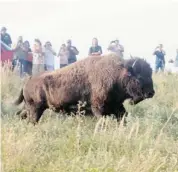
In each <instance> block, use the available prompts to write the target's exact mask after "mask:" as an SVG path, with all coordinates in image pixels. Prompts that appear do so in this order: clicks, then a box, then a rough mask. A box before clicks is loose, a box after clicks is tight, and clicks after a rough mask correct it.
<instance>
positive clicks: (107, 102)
mask: <svg viewBox="0 0 178 172" xmlns="http://www.w3.org/2000/svg"><path fill="white" fill-rule="evenodd" d="M154 93H155V92H154V88H153V81H152V69H151V67H150V65H149V64H148V63H147V62H146V61H145V60H143V59H141V58H132V59H129V60H121V59H120V58H119V57H117V56H115V55H110V54H108V55H103V56H95V57H88V58H86V59H84V60H81V61H78V62H75V63H74V64H71V65H69V66H67V67H64V68H62V69H58V70H56V71H53V72H47V73H43V74H41V75H39V76H34V77H31V78H30V79H29V80H28V81H27V82H26V84H25V85H24V87H23V89H21V92H20V95H19V97H18V99H17V100H16V102H15V104H16V105H19V104H20V103H22V102H23V101H24V102H25V104H24V108H25V112H26V114H25V116H27V114H28V116H29V119H30V121H31V122H32V123H34V124H36V123H37V122H38V121H39V119H40V117H41V116H42V114H43V112H44V111H45V110H46V109H48V108H50V109H53V110H54V111H55V112H59V111H60V110H66V111H70V107H71V106H73V105H77V103H78V101H79V100H80V101H82V102H84V101H85V102H87V106H89V107H90V108H91V111H92V113H93V115H94V116H96V117H101V116H103V115H110V114H114V115H115V116H116V118H117V119H121V118H122V117H123V116H124V114H125V113H126V110H125V108H124V106H123V102H124V101H125V100H126V99H130V103H131V104H133V105H134V104H137V103H139V102H140V101H142V100H144V99H146V98H151V97H153V95H154ZM20 112H21V111H19V113H20ZM27 112H28V113H27ZM23 113H24V111H23Z"/></svg>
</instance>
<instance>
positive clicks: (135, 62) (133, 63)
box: [132, 60, 137, 68]
mask: <svg viewBox="0 0 178 172" xmlns="http://www.w3.org/2000/svg"><path fill="white" fill-rule="evenodd" d="M136 62H137V60H135V61H134V63H133V65H132V68H134V66H135V64H136Z"/></svg>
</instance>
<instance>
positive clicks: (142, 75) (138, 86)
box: [124, 58, 155, 104]
mask: <svg viewBox="0 0 178 172" xmlns="http://www.w3.org/2000/svg"><path fill="white" fill-rule="evenodd" d="M124 67H125V68H126V69H127V72H126V73H127V77H126V78H127V79H126V82H125V89H126V92H127V94H128V96H129V97H130V98H131V102H130V103H131V104H137V103H139V102H140V101H142V100H144V99H146V98H151V97H153V96H154V94H155V91H154V88H153V80H152V69H151V67H150V65H149V64H148V63H147V62H146V61H145V60H144V59H141V58H132V59H129V60H126V61H125V64H124Z"/></svg>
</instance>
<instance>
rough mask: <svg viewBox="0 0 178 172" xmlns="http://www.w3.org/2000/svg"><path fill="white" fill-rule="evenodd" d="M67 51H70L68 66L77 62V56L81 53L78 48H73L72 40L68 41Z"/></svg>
mask: <svg viewBox="0 0 178 172" xmlns="http://www.w3.org/2000/svg"><path fill="white" fill-rule="evenodd" d="M67 50H68V53H69V56H68V64H71V63H74V62H76V61H77V57H76V56H77V55H78V54H79V51H78V50H77V48H76V47H74V46H72V41H71V40H68V41H67Z"/></svg>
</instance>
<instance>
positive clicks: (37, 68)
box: [32, 39, 45, 75]
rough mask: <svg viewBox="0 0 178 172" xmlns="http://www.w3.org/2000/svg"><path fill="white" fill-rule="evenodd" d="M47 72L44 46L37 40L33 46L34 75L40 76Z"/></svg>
mask: <svg viewBox="0 0 178 172" xmlns="http://www.w3.org/2000/svg"><path fill="white" fill-rule="evenodd" d="M44 71H45V64H44V52H43V50H42V44H41V41H40V40H39V39H35V41H34V45H33V67H32V74H33V75H39V74H40V73H43V72H44Z"/></svg>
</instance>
